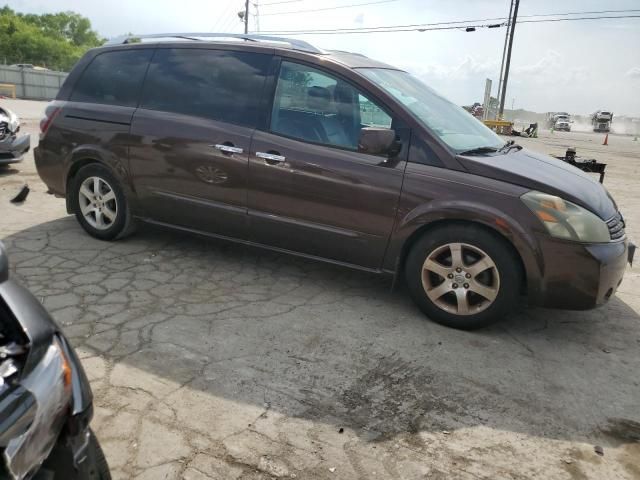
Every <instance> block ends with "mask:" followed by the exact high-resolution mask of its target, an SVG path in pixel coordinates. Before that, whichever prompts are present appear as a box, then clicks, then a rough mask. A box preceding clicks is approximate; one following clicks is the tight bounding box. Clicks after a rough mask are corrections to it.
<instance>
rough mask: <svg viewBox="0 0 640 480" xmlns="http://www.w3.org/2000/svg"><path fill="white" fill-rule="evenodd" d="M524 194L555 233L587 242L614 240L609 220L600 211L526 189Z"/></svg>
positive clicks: (568, 238)
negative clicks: (599, 214)
mask: <svg viewBox="0 0 640 480" xmlns="http://www.w3.org/2000/svg"><path fill="white" fill-rule="evenodd" d="M521 198H522V201H523V202H524V203H525V204H526V205H527V206H528V207H529V208H530V209H531V211H532V212H533V213H534V214H535V215H536V217H538V218H539V219H540V221H542V223H543V224H544V226H545V227H546V228H547V231H548V232H549V235H551V236H552V237H556V238H561V239H563V240H572V241H574V242H585V243H604V242H608V241H610V240H611V236H610V235H609V228H608V227H607V224H606V223H605V222H604V221H603V220H602V219H601V218H600V217H598V216H597V215H595V214H593V213H591V212H590V211H588V210H586V209H584V208H582V207H579V206H578V205H576V204H574V203H571V202H568V201H566V200H563V199H562V198H560V197H556V196H555V195H548V194H546V193H541V192H535V191H531V192H528V193H525V194H524V195H523V196H522V197H521Z"/></svg>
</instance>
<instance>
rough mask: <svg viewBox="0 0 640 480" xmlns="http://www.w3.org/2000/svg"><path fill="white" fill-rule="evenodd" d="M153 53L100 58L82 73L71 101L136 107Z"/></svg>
mask: <svg viewBox="0 0 640 480" xmlns="http://www.w3.org/2000/svg"><path fill="white" fill-rule="evenodd" d="M152 54H153V50H151V49H144V50H119V51H114V52H105V53H101V54H99V55H97V56H96V57H95V58H94V59H93V61H92V62H91V63H90V64H89V66H88V67H87V68H86V69H85V71H84V72H83V73H82V76H81V77H80V79H79V80H78V82H77V83H76V86H75V88H74V90H73V93H72V94H71V101H74V102H89V103H106V104H109V105H121V106H124V107H135V106H136V105H137V104H138V94H139V93H140V88H141V87H142V81H143V80H144V73H145V71H146V70H147V66H148V64H149V60H150V59H151V55H152Z"/></svg>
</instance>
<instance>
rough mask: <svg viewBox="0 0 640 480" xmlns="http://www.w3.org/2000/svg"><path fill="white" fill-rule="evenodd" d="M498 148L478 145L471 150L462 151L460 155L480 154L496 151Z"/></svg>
mask: <svg viewBox="0 0 640 480" xmlns="http://www.w3.org/2000/svg"><path fill="white" fill-rule="evenodd" d="M497 151H498V149H497V148H495V147H476V148H472V149H471V150H465V151H464V152H460V153H459V154H458V155H479V154H482V153H495V152H497Z"/></svg>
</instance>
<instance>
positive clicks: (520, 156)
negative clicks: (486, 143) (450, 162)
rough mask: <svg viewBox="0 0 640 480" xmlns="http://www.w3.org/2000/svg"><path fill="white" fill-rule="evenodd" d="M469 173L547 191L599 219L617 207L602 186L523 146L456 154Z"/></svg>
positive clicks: (570, 167)
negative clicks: (494, 152)
mask: <svg viewBox="0 0 640 480" xmlns="http://www.w3.org/2000/svg"><path fill="white" fill-rule="evenodd" d="M458 160H459V161H460V162H461V163H462V164H463V166H464V167H465V168H467V170H468V171H469V172H470V173H473V174H475V175H480V176H483V177H488V178H493V179H496V180H502V181H505V182H509V183H513V184H516V185H520V186H522V187H526V188H530V189H532V190H538V191H540V192H545V193H550V194H553V195H557V196H559V197H562V198H564V199H565V200H569V201H571V202H573V203H576V204H578V205H581V206H582V207H585V208H586V209H588V210H591V211H592V212H593V213H595V214H596V215H598V216H599V217H600V218H602V219H603V220H608V219H610V218H611V217H613V216H614V215H615V214H616V211H617V207H616V204H615V202H614V201H613V199H612V198H611V196H610V195H609V193H608V192H607V190H606V189H605V188H604V186H603V185H602V184H601V183H599V182H597V181H596V180H595V179H594V178H591V177H590V176H589V175H588V174H587V173H584V172H583V171H581V170H579V169H577V168H576V167H574V166H571V165H569V164H567V163H565V162H563V161H562V160H558V159H556V158H553V157H550V156H548V155H544V154H540V153H537V152H533V151H531V150H527V149H526V148H523V149H521V150H519V151H516V150H511V151H510V152H509V153H505V154H497V155H474V156H470V155H469V156H463V155H459V156H458Z"/></svg>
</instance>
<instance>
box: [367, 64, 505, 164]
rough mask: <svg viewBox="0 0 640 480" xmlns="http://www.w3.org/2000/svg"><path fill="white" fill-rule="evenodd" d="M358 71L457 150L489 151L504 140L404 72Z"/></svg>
mask: <svg viewBox="0 0 640 480" xmlns="http://www.w3.org/2000/svg"><path fill="white" fill-rule="evenodd" d="M358 71H359V72H360V73H362V74H363V75H364V76H365V77H367V78H368V79H369V80H371V81H372V82H373V83H375V84H376V85H378V86H379V87H381V88H382V89H383V90H385V91H386V92H388V93H389V94H391V95H392V96H393V97H395V98H396V99H397V100H398V101H400V102H401V103H402V104H403V105H405V106H406V107H407V108H408V109H409V110H410V111H411V113H413V114H414V116H415V117H417V119H418V120H419V121H420V122H421V123H423V124H424V125H426V126H427V127H428V128H429V129H431V131H433V132H434V133H435V134H436V135H438V137H440V138H441V139H442V140H443V141H444V142H445V143H446V144H447V145H449V147H451V148H452V149H453V150H455V151H456V153H462V152H466V151H470V150H476V149H481V148H486V150H487V151H490V150H491V149H498V148H500V147H502V146H503V145H504V143H505V142H504V140H502V139H501V138H500V137H499V136H498V135H496V134H495V133H494V132H493V131H491V130H490V129H489V128H487V127H486V126H485V125H484V124H483V123H482V122H480V121H479V120H477V119H476V118H474V117H473V116H471V114H469V113H468V112H466V111H465V110H464V109H463V108H462V107H459V106H458V105H455V104H454V103H452V102H450V101H449V100H447V99H446V98H444V97H442V96H441V95H439V94H438V93H436V92H435V91H434V90H433V89H431V88H429V87H428V86H426V85H425V84H424V83H422V82H421V81H420V80H418V79H417V78H416V77H414V76H413V75H411V74H409V73H407V72H403V71H401V70H390V69H384V68H361V69H358Z"/></svg>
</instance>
